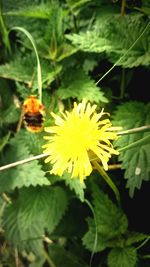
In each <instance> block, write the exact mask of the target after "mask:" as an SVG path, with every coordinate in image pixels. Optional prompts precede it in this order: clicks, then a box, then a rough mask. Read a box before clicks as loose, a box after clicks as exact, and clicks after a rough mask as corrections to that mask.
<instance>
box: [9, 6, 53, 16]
mask: <svg viewBox="0 0 150 267" xmlns="http://www.w3.org/2000/svg"><path fill="white" fill-rule="evenodd" d="M51 12H52V9H51V5H50V4H48V3H45V4H44V3H41V4H38V5H35V4H33V3H31V5H26V6H23V7H20V8H19V9H17V10H10V11H8V12H5V16H20V17H31V18H38V19H49V17H50V16H51Z"/></svg>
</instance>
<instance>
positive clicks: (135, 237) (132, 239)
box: [125, 232, 150, 246]
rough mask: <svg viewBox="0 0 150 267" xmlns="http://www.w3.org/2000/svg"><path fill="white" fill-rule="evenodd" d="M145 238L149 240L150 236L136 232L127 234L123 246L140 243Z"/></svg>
mask: <svg viewBox="0 0 150 267" xmlns="http://www.w3.org/2000/svg"><path fill="white" fill-rule="evenodd" d="M147 238H150V236H149V235H147V234H143V233H138V232H128V234H127V238H126V241H125V245H126V246H130V245H133V244H135V243H138V242H140V241H143V240H145V239H147Z"/></svg>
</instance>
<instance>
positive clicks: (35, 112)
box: [23, 95, 45, 133]
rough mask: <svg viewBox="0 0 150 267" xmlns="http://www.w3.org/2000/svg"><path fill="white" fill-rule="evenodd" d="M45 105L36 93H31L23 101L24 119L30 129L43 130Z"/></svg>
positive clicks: (31, 130) (33, 130) (34, 130)
mask: <svg viewBox="0 0 150 267" xmlns="http://www.w3.org/2000/svg"><path fill="white" fill-rule="evenodd" d="M44 113H45V112H44V105H43V104H42V103H41V102H40V100H39V99H37V98H36V97H35V96H34V95H30V96H29V97H28V98H27V99H26V100H25V101H24V103H23V119H24V123H25V126H26V128H27V130H28V131H30V132H32V133H37V132H41V131H42V129H43V120H44V118H43V116H44Z"/></svg>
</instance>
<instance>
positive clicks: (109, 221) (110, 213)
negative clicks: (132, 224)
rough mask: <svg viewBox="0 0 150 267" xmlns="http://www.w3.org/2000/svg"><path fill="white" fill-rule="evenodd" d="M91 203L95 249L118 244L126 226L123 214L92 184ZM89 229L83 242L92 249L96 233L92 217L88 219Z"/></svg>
mask: <svg viewBox="0 0 150 267" xmlns="http://www.w3.org/2000/svg"><path fill="white" fill-rule="evenodd" d="M93 197H94V200H93V204H94V212H95V218H96V224H97V239H98V240H97V245H96V248H95V251H102V250H104V249H105V248H106V247H112V246H114V244H115V242H116V244H118V239H119V238H121V235H122V234H124V233H125V232H126V230H127V227H128V221H127V218H126V216H125V214H124V213H123V212H122V210H121V209H119V208H118V207H117V206H116V205H115V204H114V203H113V202H112V201H111V200H110V199H109V198H108V196H107V195H106V194H104V193H103V192H102V191H101V190H99V189H98V188H97V187H95V186H94V189H93ZM88 224H89V231H88V232H87V233H86V234H85V236H84V237H83V244H84V245H85V246H86V247H87V248H88V249H89V250H93V246H94V240H95V235H96V226H95V222H94V220H93V219H88Z"/></svg>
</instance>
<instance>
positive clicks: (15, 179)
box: [0, 135, 50, 193]
mask: <svg viewBox="0 0 150 267" xmlns="http://www.w3.org/2000/svg"><path fill="white" fill-rule="evenodd" d="M19 137H20V136H19V135H18V136H16V137H15V138H13V139H12V140H11V141H10V142H11V145H10V148H9V150H8V151H7V152H6V154H5V157H4V159H3V162H2V165H5V164H8V163H13V162H16V161H19V160H23V159H26V158H30V157H31V156H32V154H30V153H29V150H28V147H27V145H26V144H25V143H24V140H23V139H22V141H21V140H19ZM30 185H32V186H37V185H41V186H42V185H50V182H49V180H48V179H47V178H46V177H45V173H44V171H42V169H41V165H40V164H39V162H38V161H37V160H34V161H31V162H28V163H25V164H21V165H18V166H16V167H13V168H10V169H6V170H4V171H2V172H1V173H0V192H1V193H2V192H9V191H12V190H14V189H15V188H21V187H23V186H26V187H29V186H30Z"/></svg>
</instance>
